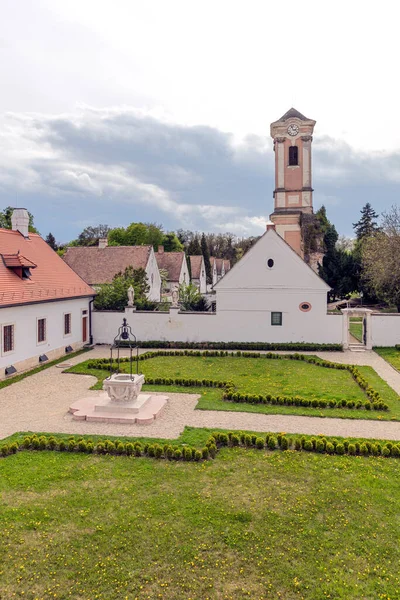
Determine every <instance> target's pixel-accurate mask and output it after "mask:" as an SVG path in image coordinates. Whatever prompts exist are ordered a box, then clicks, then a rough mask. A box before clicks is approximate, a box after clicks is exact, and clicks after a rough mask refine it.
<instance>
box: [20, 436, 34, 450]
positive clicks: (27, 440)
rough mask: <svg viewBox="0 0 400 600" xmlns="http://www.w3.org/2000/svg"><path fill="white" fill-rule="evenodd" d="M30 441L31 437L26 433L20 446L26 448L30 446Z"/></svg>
mask: <svg viewBox="0 0 400 600" xmlns="http://www.w3.org/2000/svg"><path fill="white" fill-rule="evenodd" d="M31 443H32V438H31V437H30V436H29V435H26V436H25V437H24V439H23V442H22V447H23V448H26V449H28V448H30V447H31Z"/></svg>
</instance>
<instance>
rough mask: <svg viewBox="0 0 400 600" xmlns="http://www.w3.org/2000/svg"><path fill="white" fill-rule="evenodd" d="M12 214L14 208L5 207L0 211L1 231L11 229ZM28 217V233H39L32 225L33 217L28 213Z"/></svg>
mask: <svg viewBox="0 0 400 600" xmlns="http://www.w3.org/2000/svg"><path fill="white" fill-rule="evenodd" d="M13 212H14V208H13V207H12V206H7V207H6V208H4V209H3V210H2V211H0V228H1V229H11V228H12V224H11V216H12V214H13ZM28 215H29V231H30V232H31V233H39V232H38V230H37V229H36V227H35V225H34V223H33V215H32V213H30V212H29V211H28Z"/></svg>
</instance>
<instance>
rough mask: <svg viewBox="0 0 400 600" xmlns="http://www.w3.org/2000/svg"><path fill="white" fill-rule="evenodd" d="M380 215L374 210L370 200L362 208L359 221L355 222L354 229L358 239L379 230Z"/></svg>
mask: <svg viewBox="0 0 400 600" xmlns="http://www.w3.org/2000/svg"><path fill="white" fill-rule="evenodd" d="M378 216H379V215H377V213H376V212H375V211H374V209H373V208H372V206H371V205H370V203H369V202H367V204H366V205H365V206H364V207H363V208H362V209H361V218H360V220H359V221H357V223H353V229H354V232H355V234H356V236H357V240H361V239H363V238H364V237H368V236H370V235H373V234H374V233H375V232H377V231H379V227H378V224H377V221H376V219H377V218H378Z"/></svg>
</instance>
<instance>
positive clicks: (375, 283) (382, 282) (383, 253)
mask: <svg viewBox="0 0 400 600" xmlns="http://www.w3.org/2000/svg"><path fill="white" fill-rule="evenodd" d="M361 264H362V269H363V276H364V278H365V282H366V284H367V286H369V287H370V289H371V290H372V291H373V292H374V293H375V294H376V296H377V298H378V299H379V300H383V301H384V302H387V303H388V304H394V305H395V306H396V307H397V310H398V312H400V209H399V207H397V206H392V208H391V209H390V211H389V212H387V213H385V214H384V215H383V221H382V229H381V230H378V231H375V233H374V234H373V235H370V236H368V238H366V239H365V240H364V242H363V244H362V257H361Z"/></svg>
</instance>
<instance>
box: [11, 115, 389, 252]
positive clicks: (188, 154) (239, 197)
mask: <svg viewBox="0 0 400 600" xmlns="http://www.w3.org/2000/svg"><path fill="white" fill-rule="evenodd" d="M313 146H314V155H313V166H314V188H315V190H316V191H315V196H314V205H315V207H316V208H318V206H320V205H321V204H326V205H327V207H328V216H329V218H330V219H331V220H332V221H333V222H334V223H335V224H336V226H337V228H338V230H339V231H341V232H343V233H346V234H349V233H351V222H355V221H356V220H357V218H358V214H359V213H358V211H359V210H360V208H361V207H362V206H363V205H364V204H365V202H368V201H370V202H371V204H372V205H373V206H374V207H375V208H376V209H377V210H378V211H380V210H383V209H384V208H388V207H389V206H390V205H391V204H393V203H394V202H396V201H397V185H398V181H399V178H400V176H399V173H400V168H399V167H400V153H398V152H397V153H396V152H393V153H360V152H356V151H355V150H354V149H352V148H351V147H350V146H349V145H348V144H346V143H345V142H344V141H342V140H335V139H332V138H329V137H326V136H325V137H321V138H318V136H315V137H314V144H313ZM0 156H1V161H0V207H1V205H3V206H6V205H8V204H15V203H18V205H19V206H21V205H22V204H23V205H26V206H27V208H28V209H29V210H31V212H32V213H33V214H34V215H35V221H36V224H37V226H38V228H39V230H40V231H42V233H44V234H46V233H47V232H48V231H49V230H51V231H53V233H54V234H55V235H56V237H57V238H58V239H61V240H68V239H71V238H73V237H76V235H77V234H78V233H79V231H80V229H81V224H82V223H91V224H93V225H95V224H97V223H99V222H102V223H108V224H109V225H111V226H118V225H127V224H129V223H130V222H132V221H139V220H142V221H155V222H158V223H162V224H163V225H164V227H165V229H167V230H176V229H178V228H181V227H183V228H190V229H195V230H199V231H231V232H232V233H236V234H237V235H258V234H260V233H262V232H263V231H264V228H265V221H266V220H267V219H268V215H269V214H270V213H271V212H272V211H273V199H272V191H273V188H274V180H273V177H274V154H273V151H272V143H271V140H270V138H269V137H268V136H267V135H266V136H265V137H263V136H258V135H247V136H245V137H244V138H242V139H237V138H235V137H234V136H233V135H231V134H229V133H226V132H222V131H219V130H218V129H215V128H212V127H207V126H193V127H188V126H184V125H181V124H176V123H174V122H172V121H171V120H168V119H167V118H165V117H164V115H162V113H159V114H155V113H154V112H153V113H146V112H145V111H143V110H136V109H134V108H132V107H111V108H105V109H94V108H91V107H87V106H79V107H77V109H76V110H75V111H74V112H73V113H70V114H59V115H42V114H34V113H31V114H27V113H24V114H17V113H8V114H6V115H4V116H3V117H2V119H1V121H0Z"/></svg>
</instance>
